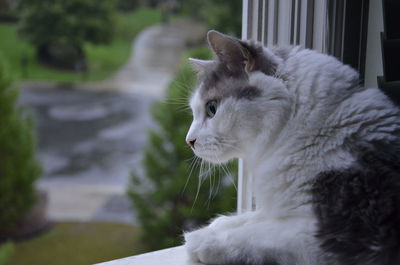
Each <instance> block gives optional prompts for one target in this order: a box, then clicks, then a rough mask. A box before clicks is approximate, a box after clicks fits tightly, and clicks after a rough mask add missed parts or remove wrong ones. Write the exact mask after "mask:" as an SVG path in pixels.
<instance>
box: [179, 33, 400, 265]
mask: <svg viewBox="0 0 400 265" xmlns="http://www.w3.org/2000/svg"><path fill="white" fill-rule="evenodd" d="M207 37H208V42H209V44H210V47H211V49H212V50H213V52H214V54H215V55H216V60H212V61H204V60H198V59H191V62H192V64H193V66H194V68H195V69H196V71H197V72H198V74H199V84H198V87H197V89H196V90H195V92H194V93H193V96H192V98H191V100H190V106H191V108H192V111H193V123H192V125H191V126H190V129H189V132H188V134H187V138H186V140H187V142H188V144H189V145H190V146H191V147H192V149H193V151H194V153H195V154H196V155H197V156H199V157H201V158H202V159H205V160H207V161H209V162H213V163H225V162H227V161H229V160H231V159H234V158H244V159H245V160H246V162H247V163H248V165H249V168H251V169H252V172H253V175H254V177H255V179H254V190H255V198H256V206H257V207H256V210H255V211H253V212H248V213H244V214H239V215H236V214H233V215H230V216H220V217H218V218H216V219H215V220H214V221H212V222H211V224H210V225H208V226H206V227H204V228H201V229H199V230H196V231H192V232H188V233H185V241H186V243H185V247H186V248H187V250H188V252H189V254H190V256H191V258H192V259H193V260H195V261H200V262H202V263H205V264H249V265H250V264H254V265H257V264H282V265H283V264H284V265H286V264H299V265H313V264H319V265H320V264H360V265H361V264H363V265H366V264H400V247H399V246H400V209H399V207H400V169H399V164H400V160H399V159H398V156H397V154H399V146H400V145H399V143H400V141H399V140H400V138H399V135H400V134H399V132H400V119H399V109H398V108H396V107H395V106H394V105H393V103H392V102H391V101H390V100H389V99H388V98H387V97H386V96H385V95H384V94H383V93H381V92H380V91H379V90H378V89H375V88H369V89H367V88H362V87H360V86H359V85H358V83H359V80H358V74H357V72H356V71H355V70H353V69H352V68H351V67H349V66H347V65H343V64H342V63H341V62H339V61H338V60H337V59H335V58H334V57H331V56H328V55H324V54H321V53H318V52H316V51H312V50H308V49H301V48H299V47H290V48H272V49H268V48H266V47H263V46H262V45H261V44H258V43H251V42H244V41H240V40H238V39H235V38H232V37H229V36H227V35H224V34H221V33H219V32H216V31H210V32H209V33H208V36H207Z"/></svg>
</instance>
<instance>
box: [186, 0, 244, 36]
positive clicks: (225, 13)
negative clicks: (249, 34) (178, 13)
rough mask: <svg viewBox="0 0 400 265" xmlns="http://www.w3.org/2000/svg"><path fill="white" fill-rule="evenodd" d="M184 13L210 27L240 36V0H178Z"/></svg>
mask: <svg viewBox="0 0 400 265" xmlns="http://www.w3.org/2000/svg"><path fill="white" fill-rule="evenodd" d="M179 2H180V4H181V7H182V10H183V12H184V13H186V14H188V15H191V16H192V17H196V18H198V19H201V20H203V21H204V22H205V23H207V26H208V27H209V28H211V29H216V30H218V31H221V32H224V33H226V34H230V35H235V36H237V37H240V32H241V28H242V1H241V0H230V1H226V0H179Z"/></svg>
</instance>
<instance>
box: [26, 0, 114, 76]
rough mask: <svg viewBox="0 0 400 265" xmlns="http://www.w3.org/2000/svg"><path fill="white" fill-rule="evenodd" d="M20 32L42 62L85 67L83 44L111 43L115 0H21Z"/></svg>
mask: <svg viewBox="0 0 400 265" xmlns="http://www.w3.org/2000/svg"><path fill="white" fill-rule="evenodd" d="M19 10H20V14H21V23H20V33H21V35H22V36H23V37H24V38H25V39H26V40H28V41H29V42H30V43H32V44H33V45H34V46H35V47H36V48H37V55H38V57H39V59H41V61H42V62H44V63H48V64H50V65H53V66H57V67H60V68H67V69H74V67H75V68H76V67H78V65H80V66H79V67H80V68H82V67H84V65H82V62H83V61H84V60H85V56H84V51H83V45H84V43H85V42H90V43H93V44H104V43H110V42H111V41H112V38H113V34H114V30H115V29H114V27H115V11H116V6H115V1H113V0H68V1H64V0H21V1H20V7H19Z"/></svg>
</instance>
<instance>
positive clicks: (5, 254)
mask: <svg viewBox="0 0 400 265" xmlns="http://www.w3.org/2000/svg"><path fill="white" fill-rule="evenodd" d="M13 253H14V245H13V244H12V243H10V242H8V243H5V244H3V245H0V265H8V264H10V259H11V256H12V255H13Z"/></svg>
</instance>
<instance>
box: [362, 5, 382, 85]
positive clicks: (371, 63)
mask: <svg viewBox="0 0 400 265" xmlns="http://www.w3.org/2000/svg"><path fill="white" fill-rule="evenodd" d="M382 31H383V12H382V1H381V0H371V1H369V17H368V36H367V53H366V62H365V86H366V87H377V86H378V85H377V81H376V77H377V76H378V75H382V74H383V66H382V51H381V37H380V33H381V32H382Z"/></svg>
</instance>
